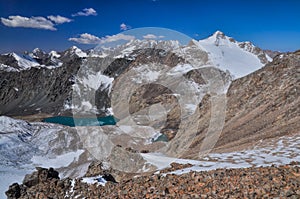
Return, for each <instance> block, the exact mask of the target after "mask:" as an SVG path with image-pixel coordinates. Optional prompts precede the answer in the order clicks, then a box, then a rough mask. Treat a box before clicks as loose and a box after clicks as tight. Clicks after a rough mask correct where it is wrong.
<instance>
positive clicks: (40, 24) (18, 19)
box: [1, 15, 56, 30]
mask: <svg viewBox="0 0 300 199" xmlns="http://www.w3.org/2000/svg"><path fill="white" fill-rule="evenodd" d="M1 22H2V23H3V24H4V25H5V26H9V27H23V28H37V29H46V30H56V28H55V27H54V24H53V23H52V22H51V21H50V20H48V19H46V18H44V17H30V18H28V17H22V16H18V15H17V16H9V17H8V19H6V18H2V17H1Z"/></svg>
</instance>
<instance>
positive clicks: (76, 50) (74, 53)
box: [65, 46, 87, 58]
mask: <svg viewBox="0 0 300 199" xmlns="http://www.w3.org/2000/svg"><path fill="white" fill-rule="evenodd" d="M65 55H71V56H77V57H82V58H84V57H87V54H86V53H85V52H83V51H82V50H81V49H80V48H78V47H77V46H72V47H71V48H69V49H68V50H66V51H65Z"/></svg>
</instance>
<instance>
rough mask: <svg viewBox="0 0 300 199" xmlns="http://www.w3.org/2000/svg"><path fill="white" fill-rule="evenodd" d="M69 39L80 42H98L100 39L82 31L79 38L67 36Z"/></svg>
mask: <svg viewBox="0 0 300 199" xmlns="http://www.w3.org/2000/svg"><path fill="white" fill-rule="evenodd" d="M69 41H75V42H77V43H80V44H99V43H100V41H101V39H100V38H99V37H96V36H94V35H91V34H88V33H84V34H81V35H80V37H79V38H69Z"/></svg>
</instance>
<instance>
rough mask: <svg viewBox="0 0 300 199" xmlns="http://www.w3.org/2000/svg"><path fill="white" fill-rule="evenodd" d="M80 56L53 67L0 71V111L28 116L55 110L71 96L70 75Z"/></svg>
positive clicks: (74, 70) (57, 110) (77, 65)
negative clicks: (60, 65)
mask: <svg viewBox="0 0 300 199" xmlns="http://www.w3.org/2000/svg"><path fill="white" fill-rule="evenodd" d="M80 64H81V60H80V59H75V60H73V61H72V62H69V63H65V64H64V66H62V67H59V68H54V69H47V68H40V69H39V68H31V69H29V70H23V71H20V72H4V71H1V72H0V91H1V92H0V114H4V115H11V116H13V115H30V114H35V113H39V112H42V113H58V112H59V111H60V110H61V109H62V108H63V104H64V101H65V100H66V99H67V98H69V97H70V94H71V86H72V84H73V82H72V77H73V75H74V74H75V73H76V71H77V70H78V68H79V66H80Z"/></svg>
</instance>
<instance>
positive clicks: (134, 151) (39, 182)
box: [0, 31, 300, 199]
mask: <svg viewBox="0 0 300 199" xmlns="http://www.w3.org/2000/svg"><path fill="white" fill-rule="evenodd" d="M299 104H300V51H296V52H289V53H279V52H273V51H270V50H263V49H260V48H259V47H257V46H255V45H254V44H252V43H251V42H248V41H247V42H239V41H236V40H235V39H234V38H232V37H229V36H227V35H225V34H224V33H222V32H221V31H217V32H215V33H214V34H212V35H211V36H210V37H208V38H206V39H203V40H199V41H197V40H194V39H193V40H191V41H189V42H188V43H186V44H182V43H181V42H180V41H177V40H163V39H162V40H154V39H144V40H141V39H132V40H130V41H128V42H127V43H123V44H120V45H117V46H115V47H104V46H98V47H96V48H94V49H90V50H81V49H79V48H78V47H76V46H73V47H71V48H69V49H66V50H65V51H63V52H56V51H51V52H44V51H43V50H41V49H38V48H36V49H34V50H33V51H32V52H25V53H24V54H16V53H8V54H2V55H0V160H1V161H0V177H1V178H2V179H5V180H1V182H0V192H1V194H2V195H1V196H0V197H1V198H5V197H7V198H11V199H12V198H164V197H166V198H226V197H227V198H288V197H290V198H299V197H300V192H299V190H300V168H299V162H300V155H299V154H300V106H299ZM108 116H111V117H112V118H114V120H115V121H114V122H115V125H113V124H110V125H103V124H104V123H101V121H102V120H104V119H103V118H107V117H108ZM49 118H54V119H55V120H66V119H70V118H71V120H72V123H70V124H68V123H64V124H65V125H62V123H60V122H48V119H49ZM91 122H92V123H91Z"/></svg>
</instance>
